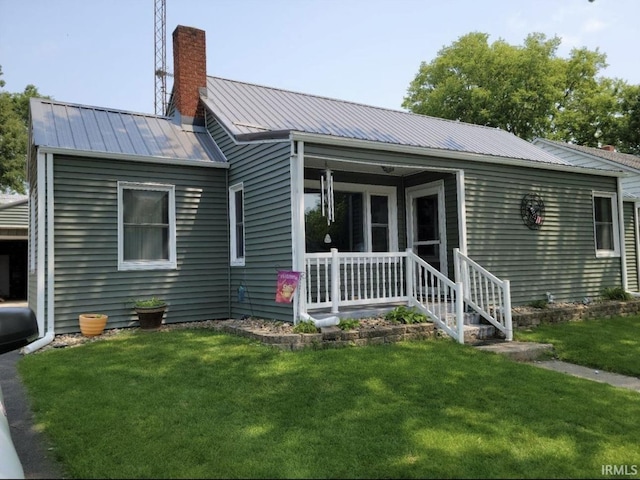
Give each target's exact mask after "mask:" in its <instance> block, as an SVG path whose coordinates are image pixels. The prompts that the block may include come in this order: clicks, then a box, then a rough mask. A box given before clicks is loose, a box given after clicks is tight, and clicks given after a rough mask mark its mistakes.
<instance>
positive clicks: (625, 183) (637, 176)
mask: <svg viewBox="0 0 640 480" xmlns="http://www.w3.org/2000/svg"><path fill="white" fill-rule="evenodd" d="M532 143H533V144H534V145H536V146H538V147H539V148H542V149H543V150H545V151H547V152H549V153H552V154H553V155H555V156H557V157H559V158H562V159H563V160H565V161H567V162H569V163H571V164H572V165H577V166H580V167H587V168H599V169H604V170H611V171H619V170H621V171H623V172H625V173H626V175H625V176H624V177H623V178H622V179H621V183H622V192H623V197H622V200H623V210H624V216H623V218H624V225H625V227H624V235H625V239H624V244H625V254H626V267H627V268H626V275H627V276H626V284H625V285H624V287H625V290H628V291H630V292H632V293H637V292H639V291H640V280H639V279H640V255H639V253H638V252H640V238H639V231H638V227H637V225H638V218H639V217H638V208H640V157H638V156H636V155H630V154H628V153H620V152H617V151H616V150H615V148H614V147H613V146H611V145H605V146H603V147H602V148H594V147H584V146H582V145H573V144H570V143H565V142H559V141H555V140H547V139H544V138H536V139H534V140H533V142H532ZM612 218H613V221H614V222H617V220H616V217H615V216H613V217H612ZM616 230H617V229H616Z"/></svg>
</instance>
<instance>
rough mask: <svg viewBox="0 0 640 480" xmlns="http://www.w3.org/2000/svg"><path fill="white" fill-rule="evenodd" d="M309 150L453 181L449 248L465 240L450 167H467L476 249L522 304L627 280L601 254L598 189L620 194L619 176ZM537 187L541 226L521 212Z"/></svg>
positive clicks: (470, 233)
mask: <svg viewBox="0 0 640 480" xmlns="http://www.w3.org/2000/svg"><path fill="white" fill-rule="evenodd" d="M305 153H306V154H309V155H316V156H322V157H327V158H335V159H343V160H357V161H371V162H381V163H387V164H395V165H407V166H421V167H428V168H430V169H433V170H434V171H429V172H424V173H421V174H419V175H415V176H409V177H406V178H405V185H406V186H413V185H416V184H419V183H420V182H422V181H423V180H424V182H425V183H428V182H430V181H433V180H434V179H437V178H444V179H445V193H446V209H447V236H448V238H447V247H448V249H449V250H451V249H453V248H454V247H456V246H458V244H459V239H458V237H457V234H458V231H457V224H458V222H457V203H456V202H457V192H456V187H455V176H454V175H453V174H452V173H451V172H447V170H451V169H456V170H457V169H460V170H463V171H464V172H465V205H466V221H467V249H468V254H469V256H470V257H471V258H472V259H474V260H476V261H477V262H479V263H480V264H481V265H483V266H484V267H485V268H487V269H488V270H489V271H491V272H492V273H494V274H495V275H497V276H498V277H500V278H503V279H509V280H510V281H511V290H512V301H513V304H514V305H518V304H524V303H528V302H530V301H531V300H534V299H538V298H546V296H545V294H546V292H551V293H552V294H553V295H554V296H555V298H556V300H557V301H579V300H581V299H582V298H584V297H585V296H589V297H595V296H597V295H599V293H600V291H601V289H602V288H603V287H606V286H612V285H620V284H621V281H622V277H621V263H620V258H596V255H595V244H594V230H593V207H592V192H593V191H608V192H615V191H616V179H615V178H613V177H600V176H595V175H587V174H580V173H574V172H562V171H558V170H544V169H538V168H527V167H519V166H509V165H502V164H497V163H496V164H494V163H486V162H473V161H464V160H452V159H443V158H436V157H426V156H419V155H411V154H402V153H395V152H383V151H366V150H361V149H348V148H338V147H332V146H326V145H312V144H306V145H305ZM438 169H440V170H441V172H440V173H438V172H437V170H438ZM530 192H537V193H539V194H540V195H542V197H543V199H544V202H545V205H546V214H545V221H544V225H543V226H542V228H541V229H540V230H530V229H529V228H527V227H526V226H525V225H524V224H523V222H522V219H521V216H520V202H521V199H522V197H523V196H524V195H525V194H527V193H530ZM399 208H400V204H399ZM402 216H404V214H403V213H399V217H402ZM449 259H451V252H449ZM450 263H452V261H451V260H450ZM450 268H451V267H450Z"/></svg>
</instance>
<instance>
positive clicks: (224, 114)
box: [201, 76, 570, 165]
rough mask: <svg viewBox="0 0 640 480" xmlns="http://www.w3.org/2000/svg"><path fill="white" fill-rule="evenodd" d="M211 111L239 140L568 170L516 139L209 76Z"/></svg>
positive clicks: (468, 126) (561, 162) (465, 125)
mask: <svg viewBox="0 0 640 480" xmlns="http://www.w3.org/2000/svg"><path fill="white" fill-rule="evenodd" d="M201 100H202V101H203V102H204V104H205V105H206V106H207V108H208V109H209V110H210V111H211V112H212V113H213V114H214V115H215V116H216V117H217V118H218V119H219V120H220V121H221V122H222V123H223V124H224V125H225V127H226V128H227V129H228V130H229V131H230V132H231V133H232V134H233V135H234V136H235V137H236V138H237V139H238V140H249V139H251V138H268V137H269V134H271V135H272V136H273V137H276V136H278V135H280V136H282V134H283V133H285V132H289V131H298V132H305V133H313V134H321V135H327V136H335V137H341V138H348V139H358V140H367V141H372V142H381V143H386V144H395V145H407V146H415V147H426V148H432V149H441V150H446V151H457V152H467V153H471V154H480V155H489V156H494V157H504V158H510V159H523V160H530V161H535V162H543V163H547V164H556V165H570V164H569V163H567V162H566V161H564V160H562V159H560V158H558V157H556V156H554V155H552V154H551V153H548V152H546V151H544V150H542V149H541V148H538V147H536V146H535V145H533V144H531V143H530V142H527V141H525V140H522V139H520V138H518V137H516V136H515V135H513V134H511V133H509V132H506V131H504V130H500V129H498V128H492V127H484V126H479V125H473V124H469V123H463V122H458V121H452V120H444V119H440V118H435V117H428V116H425V115H417V114H413V113H407V112H404V111H399V110H390V109H386V108H380V107H373V106H368V105H363V104H359V103H353V102H348V101H343V100H336V99H332V98H326V97H319V96H314V95H307V94H303V93H297V92H292V91H288V90H281V89H277V88H271V87H265V86H260V85H255V84H250V83H245V82H238V81H232V80H227V79H223V78H219V77H210V76H209V77H207V92H206V94H202V95H201Z"/></svg>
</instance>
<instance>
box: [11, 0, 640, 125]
mask: <svg viewBox="0 0 640 480" xmlns="http://www.w3.org/2000/svg"><path fill="white" fill-rule="evenodd" d="M166 1H167V66H168V70H169V71H171V70H172V68H173V62H172V54H173V52H172V45H171V34H172V32H173V30H174V29H175V27H176V26H177V25H187V26H192V27H196V28H200V29H202V30H205V31H206V38H207V73H208V74H209V75H216V76H221V77H225V78H230V79H233V80H241V81H246V82H252V83H257V84H261V85H267V86H272V87H278V88H284V89H290V90H295V91H299V92H304V93H310V94H316V95H323V96H328V97H333V98H339V99H343V100H350V101H354V102H360V103H366V104H370V105H377V106H381V107H387V108H393V109H401V103H402V99H403V97H404V95H405V93H406V90H407V87H408V85H409V83H410V81H411V80H412V79H413V78H414V76H415V74H416V73H417V71H418V68H419V66H420V62H422V61H426V62H430V61H431V60H433V59H434V58H435V57H436V56H437V54H438V52H439V51H440V50H441V49H442V48H443V47H446V46H449V45H450V44H451V43H453V42H454V41H455V40H457V39H458V38H459V37H460V36H462V35H465V34H467V33H469V32H473V31H479V32H484V33H487V34H489V35H490V37H489V41H490V42H493V41H495V40H498V39H499V38H502V39H504V40H506V41H507V42H508V43H510V44H512V45H521V44H522V43H523V41H524V39H525V37H526V36H527V34H529V33H532V32H542V33H544V34H546V35H547V36H548V37H551V36H554V35H558V36H560V37H561V38H562V44H561V47H560V49H559V52H558V54H559V55H560V56H561V57H566V56H568V54H569V51H570V50H571V48H573V47H583V46H584V47H587V48H589V49H591V50H595V49H596V48H599V50H600V51H601V52H604V53H606V54H607V61H608V63H609V67H608V68H607V69H606V70H605V71H603V72H602V74H603V75H605V76H608V77H617V78H621V79H623V80H626V81H627V82H629V83H632V84H640V53H639V50H640V28H639V27H638V19H640V1H639V0H594V1H593V2H589V1H588V0H446V1H443V0H166ZM0 65H1V66H2V71H3V76H2V77H1V78H2V79H3V80H5V82H6V85H5V87H4V90H5V91H9V92H21V91H22V90H23V89H24V87H25V86H26V85H27V84H33V85H35V86H36V87H38V89H39V91H40V92H41V93H42V94H45V95H50V96H52V97H53V98H55V99H57V100H60V101H65V102H71V103H81V104H87V105H96V106H101V107H108V108H114V109H123V110H132V111H136V112H147V113H153V112H154V89H155V79H154V70H155V59H154V0H0ZM170 86H171V82H170V81H169V88H170Z"/></svg>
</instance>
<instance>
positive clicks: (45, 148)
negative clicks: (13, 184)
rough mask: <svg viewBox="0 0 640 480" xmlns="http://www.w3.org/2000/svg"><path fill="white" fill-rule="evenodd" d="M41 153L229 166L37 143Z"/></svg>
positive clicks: (170, 163)
mask: <svg viewBox="0 0 640 480" xmlns="http://www.w3.org/2000/svg"><path fill="white" fill-rule="evenodd" d="M36 148H37V149H38V152H39V153H52V154H54V155H69V156H74V157H89V158H106V159H110V160H125V161H131V162H144V163H156V164H163V165H179V166H185V167H186V166H189V167H207V168H225V169H226V168H229V164H228V163H225V162H214V161H212V160H196V159H192V158H173V157H154V156H149V155H130V154H125V153H111V152H96V151H92V150H77V149H72V148H60V147H49V146H46V145H42V146H38V145H36Z"/></svg>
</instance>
